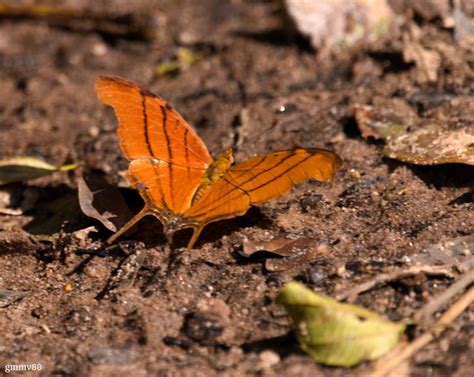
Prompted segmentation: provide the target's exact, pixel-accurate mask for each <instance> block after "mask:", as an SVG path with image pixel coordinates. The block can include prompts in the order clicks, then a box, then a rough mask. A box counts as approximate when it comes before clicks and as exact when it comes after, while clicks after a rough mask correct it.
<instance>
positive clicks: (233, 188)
mask: <svg viewBox="0 0 474 377" xmlns="http://www.w3.org/2000/svg"><path fill="white" fill-rule="evenodd" d="M294 155H295V154H294V153H291V154H290V155H288V156H285V157H284V158H282V159H281V160H280V161H278V162H277V163H276V164H275V165H273V166H272V167H271V168H268V169H266V170H262V171H261V172H259V173H257V174H255V175H254V174H253V173H251V170H250V169H248V170H243V172H244V173H243V174H241V175H240V177H241V176H243V175H244V174H247V173H249V172H250V173H251V174H252V177H251V178H250V179H247V180H246V181H245V182H243V183H241V184H240V185H238V184H235V183H232V182H230V181H228V180H227V179H225V180H226V182H227V183H229V184H231V185H232V189H230V190H229V191H227V192H226V193H224V194H222V195H221V196H220V197H219V198H218V199H216V200H215V202H217V201H218V200H220V199H222V198H223V197H225V196H227V195H229V194H231V193H232V192H233V191H235V190H241V191H242V192H243V193H245V194H247V193H248V192H251V191H253V190H245V189H244V188H242V186H243V185H245V184H247V183H249V182H251V181H252V180H254V179H257V178H258V176H259V175H261V174H264V173H268V172H269V171H271V170H273V169H276V168H277V167H278V166H279V165H281V164H282V163H283V162H284V161H286V160H287V159H289V158H290V157H292V156H294ZM266 157H267V156H264V157H263V158H262V160H261V161H259V162H258V163H257V164H255V165H254V166H253V167H252V168H251V169H254V168H255V167H257V166H258V165H260V164H261V163H262V162H263V160H264V159H265V158H266ZM308 158H309V157H308ZM297 165H298V164H296V165H295V166H297ZM290 169H292V168H290ZM270 181H271V180H270ZM265 185H266V183H265V184H263V185H260V186H259V187H261V186H265ZM219 207H220V205H216V206H213V207H211V208H208V209H206V211H205V212H200V213H198V214H196V215H195V216H196V217H197V216H201V215H203V214H204V213H206V212H209V211H213V210H214V209H216V208H219Z"/></svg>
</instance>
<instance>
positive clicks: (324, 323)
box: [277, 282, 405, 367]
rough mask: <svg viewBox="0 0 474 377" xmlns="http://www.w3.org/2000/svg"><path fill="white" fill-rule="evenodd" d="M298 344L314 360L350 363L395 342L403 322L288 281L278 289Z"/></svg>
mask: <svg viewBox="0 0 474 377" xmlns="http://www.w3.org/2000/svg"><path fill="white" fill-rule="evenodd" d="M277 302H278V303H280V304H282V305H284V306H285V308H286V310H287V311H288V313H289V315H290V318H291V320H292V322H293V324H294V327H295V332H296V336H297V338H298V342H299V345H300V347H301V349H302V350H303V351H305V352H306V353H308V354H309V355H310V356H311V357H312V358H313V359H314V360H315V361H316V362H318V363H322V364H327V365H333V366H341V367H351V366H354V365H356V364H359V363H361V362H362V361H364V360H373V359H376V358H378V357H380V356H382V355H384V354H385V353H387V352H388V351H390V350H391V349H392V348H393V347H395V345H396V344H397V343H398V341H399V339H400V336H401V335H402V334H403V332H404V330H405V326H404V325H403V324H400V323H395V322H391V321H388V320H386V319H384V318H382V317H380V316H379V315H377V314H376V313H374V312H371V311H370V310H367V309H364V308H361V307H359V306H355V305H349V304H343V303H340V302H338V301H336V300H334V299H332V298H329V297H325V296H321V295H319V294H316V293H315V292H313V291H312V290H310V289H308V288H306V287H305V286H304V285H302V284H299V283H295V282H290V283H288V284H287V285H286V286H285V287H284V288H283V289H282V290H281V291H280V293H279V295H278V297H277Z"/></svg>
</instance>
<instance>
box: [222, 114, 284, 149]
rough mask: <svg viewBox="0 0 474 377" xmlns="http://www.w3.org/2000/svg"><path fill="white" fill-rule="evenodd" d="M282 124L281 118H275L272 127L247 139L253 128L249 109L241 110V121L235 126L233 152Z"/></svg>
mask: <svg viewBox="0 0 474 377" xmlns="http://www.w3.org/2000/svg"><path fill="white" fill-rule="evenodd" d="M281 124H282V121H281V120H275V121H273V122H272V125H271V126H270V127H267V128H265V129H264V130H262V131H260V132H259V133H257V134H256V135H254V136H252V137H251V138H248V139H247V132H248V130H250V129H252V127H251V120H250V116H249V111H248V109H247V108H244V109H242V110H241V112H240V115H239V122H238V125H237V126H234V138H233V143H232V146H231V148H232V152H237V150H238V149H239V148H241V147H242V146H245V145H247V144H250V143H252V142H254V141H255V140H256V139H259V138H260V137H261V136H262V135H263V134H265V133H266V132H268V131H271V130H273V129H274V128H276V127H278V126H280V125H281Z"/></svg>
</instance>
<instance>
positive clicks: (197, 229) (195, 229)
mask: <svg viewBox="0 0 474 377" xmlns="http://www.w3.org/2000/svg"><path fill="white" fill-rule="evenodd" d="M203 228H204V225H201V226H197V227H193V235H192V237H191V239H190V240H189V242H188V249H192V248H193V246H194V244H195V243H196V241H197V239H198V238H199V235H200V234H201V232H202V229H203Z"/></svg>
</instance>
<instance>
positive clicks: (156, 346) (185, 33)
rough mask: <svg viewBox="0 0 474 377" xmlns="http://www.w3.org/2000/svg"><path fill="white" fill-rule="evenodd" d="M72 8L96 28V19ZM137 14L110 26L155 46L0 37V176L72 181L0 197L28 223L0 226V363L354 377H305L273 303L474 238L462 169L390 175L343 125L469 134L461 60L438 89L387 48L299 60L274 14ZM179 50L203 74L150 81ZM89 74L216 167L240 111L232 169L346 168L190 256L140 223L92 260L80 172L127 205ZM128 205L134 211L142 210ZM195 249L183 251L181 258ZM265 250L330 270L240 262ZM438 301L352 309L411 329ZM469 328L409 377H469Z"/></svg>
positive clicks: (143, 8) (133, 371)
mask: <svg viewBox="0 0 474 377" xmlns="http://www.w3.org/2000/svg"><path fill="white" fill-rule="evenodd" d="M64 3H68V2H64ZM69 3H71V2H69ZM90 3H93V2H90ZM117 3H123V2H119V1H117ZM75 4H76V5H78V6H80V5H82V6H83V7H84V8H82V9H88V10H90V11H96V12H100V11H101V9H94V8H93V6H92V5H88V4H89V2H85V1H77V2H75ZM133 4H134V8H133V9H132V10H130V9H126V8H124V9H121V8H120V6H117V9H116V10H115V9H114V11H116V12H118V13H119V14H133V15H134V16H135V18H133V19H134V20H138V21H136V22H139V21H140V20H142V21H143V20H148V18H147V17H146V15H147V14H150V12H152V14H153V15H154V16H155V19H156V22H157V24H156V25H154V26H153V27H156V28H157V29H158V37H157V38H156V39H155V40H153V41H149V40H146V39H144V38H143V36H142V34H141V33H131V32H130V33H128V34H127V30H125V33H124V35H120V33H117V32H115V31H113V30H112V31H110V29H107V28H106V27H103V23H104V22H105V21H103V20H102V21H101V20H100V19H99V20H98V21H96V22H95V23H94V22H87V21H84V20H81V19H79V20H76V21H75V22H64V21H61V19H59V20H57V19H53V20H49V21H46V20H41V19H39V20H38V19H32V18H31V17H15V18H3V19H1V20H0V87H1V88H2V89H1V92H0V108H1V109H2V111H1V115H0V119H1V121H0V127H1V133H0V146H1V147H0V158H4V157H11V156H16V155H24V154H30V155H31V154H32V155H39V156H42V157H44V158H45V159H46V160H47V161H48V162H50V163H53V164H65V163H71V162H74V161H82V162H83V165H82V167H81V169H77V170H75V171H72V172H69V173H66V172H59V173H55V174H53V175H51V176H49V177H46V178H41V179H37V180H35V181H31V182H28V183H23V184H10V185H7V186H3V187H1V188H0V195H1V197H0V200H2V201H3V202H5V203H6V204H5V203H4V204H3V205H4V207H5V206H6V207H8V208H10V209H21V210H22V214H21V215H17V216H13V215H6V214H1V215H0V289H2V290H7V291H2V295H3V296H2V299H3V301H1V300H0V303H1V302H6V304H5V305H1V307H0V334H2V335H1V338H0V364H1V365H4V364H21V363H23V364H32V363H41V364H42V366H43V369H42V372H41V373H42V375H51V374H57V375H91V376H108V375H114V376H122V375H123V376H125V375H127V376H129V375H132V376H142V375H163V376H175V375H187V376H199V375H201V376H212V375H217V374H223V375H232V376H238V375H265V376H272V375H281V376H319V375H321V376H329V375H331V376H342V375H348V374H351V373H361V374H364V373H366V372H368V371H369V370H370V364H368V363H364V364H362V365H361V366H359V367H357V368H356V369H354V370H353V371H351V372H348V371H347V370H344V369H339V368H327V367H323V366H319V365H316V364H315V363H314V362H313V361H312V360H311V359H310V358H309V357H308V356H307V355H305V354H304V353H302V352H301V351H299V350H298V347H297V344H296V341H295V340H294V337H293V335H292V334H291V332H290V327H289V323H288V320H287V317H286V315H285V312H284V309H283V308H282V307H280V306H279V305H276V304H275V303H274V298H275V296H276V294H277V293H278V291H279V289H280V288H281V287H282V285H283V284H284V283H285V282H287V281H289V280H291V279H296V280H298V281H302V282H304V283H305V284H307V285H308V286H310V287H312V288H314V289H316V290H317V291H319V292H322V293H325V294H328V295H334V294H335V292H341V291H344V290H345V289H349V288H350V287H353V286H354V285H356V284H357V283H359V282H362V281H365V280H367V279H370V278H372V277H373V276H375V275H376V274H377V273H379V272H381V271H384V270H385V269H386V268H388V267H397V266H398V267H403V266H406V265H407V261H408V260H409V259H410V258H411V256H413V255H414V254H418V253H420V252H422V251H423V250H424V249H425V248H426V247H427V246H429V245H431V244H436V243H440V242H444V241H447V240H450V239H454V238H457V237H461V236H468V235H472V234H473V229H474V216H473V212H472V211H473V191H472V187H473V184H474V174H473V169H472V167H470V166H463V165H444V166H413V165H409V164H404V163H400V162H397V161H395V160H390V159H384V158H382V157H381V154H380V149H381V145H380V144H379V143H376V142H373V141H365V140H363V139H362V138H361V137H360V134H359V132H358V130H357V128H356V123H355V120H354V116H353V106H354V104H356V103H359V104H377V103H381V102H382V101H386V103H387V106H390V99H393V98H396V99H398V100H401V101H404V102H405V103H406V104H407V105H408V106H410V107H411V108H412V109H413V110H414V111H416V112H418V115H420V116H433V117H440V116H443V117H445V118H451V117H458V118H462V117H465V118H466V119H467V118H468V117H469V116H470V119H471V122H472V114H463V109H460V108H459V107H456V102H455V101H454V100H455V99H456V97H457V96H466V95H467V94H469V88H471V89H472V83H473V81H472V80H473V74H472V66H473V61H472V56H471V61H470V62H469V61H468V62H465V59H466V57H465V56H463V55H462V51H460V49H456V50H455V54H458V55H453V56H449V59H448V57H446V59H444V60H443V63H442V64H443V65H442V69H440V70H439V78H438V81H437V82H436V83H435V84H427V83H419V82H420V80H419V77H418V72H417V70H416V67H415V66H414V65H413V64H406V63H403V60H402V56H401V52H400V49H397V48H396V42H393V43H391V44H387V46H385V47H382V50H378V51H376V52H375V51H368V52H360V53H357V54H356V55H355V56H352V57H351V58H344V57H343V56H332V57H330V56H326V57H319V60H317V59H316V57H315V53H314V52H313V51H312V50H311V49H310V48H309V46H308V44H307V42H306V41H304V40H302V39H300V38H299V37H295V36H294V35H291V34H287V33H286V29H285V28H282V27H281V26H280V25H281V22H280V18H279V17H280V15H281V12H280V7H279V5H278V4H279V2H272V1H214V0H206V1H199V2H198V1H196V2H183V4H178V2H175V1H171V0H170V1H160V2H158V4H155V3H153V6H151V5H150V4H152V2H145V1H137V2H133ZM135 7H136V8H135ZM146 25H147V24H146ZM145 27H151V26H145ZM420 27H421V30H422V33H425V34H426V38H429V39H430V41H431V42H432V44H435V42H436V43H439V44H442V43H452V42H450V40H451V39H452V32H451V31H450V30H447V29H445V28H443V27H441V26H440V24H439V23H437V22H436V20H435V21H433V22H421V25H420ZM104 29H105V30H104ZM179 45H186V46H188V47H189V48H191V49H192V50H193V51H195V52H198V53H199V54H201V56H202V58H201V60H199V61H198V62H197V63H195V64H193V65H191V66H190V67H187V68H184V69H181V70H179V71H178V72H175V73H173V74H171V75H167V76H164V77H159V78H157V76H156V74H155V70H156V67H157V65H158V64H160V62H163V61H164V60H166V59H167V58H168V57H173V56H174V54H175V52H176V48H177V47H178V46H179ZM394 46H395V47H394ZM383 48H385V50H384V49H383ZM380 51H382V52H380ZM459 62H461V63H459ZM99 74H111V75H117V76H122V77H125V78H128V79H130V80H133V81H136V82H139V83H141V84H143V85H144V86H146V87H147V88H149V89H150V90H152V91H153V92H155V93H157V94H159V95H160V96H161V97H163V98H165V99H167V100H168V101H169V102H170V103H172V104H173V105H174V107H175V108H177V109H178V110H179V112H180V113H181V114H182V115H183V116H184V117H185V119H187V120H188V121H189V122H190V123H191V124H192V125H194V126H195V128H196V129H197V131H198V133H199V134H200V135H201V137H202V138H203V140H204V141H205V142H206V144H207V145H208V146H209V148H210V150H211V152H212V153H213V154H214V155H215V154H216V153H219V152H220V151H222V150H223V149H224V148H226V147H228V146H229V145H232V143H233V142H234V141H235V140H236V138H237V133H238V132H240V131H239V130H240V129H241V125H242V119H245V117H242V110H243V109H244V108H245V109H246V110H247V111H248V119H249V121H248V122H246V121H245V122H244V123H247V124H246V126H245V127H246V128H245V130H244V131H245V132H246V137H245V142H244V144H243V145H242V146H240V147H238V152H237V154H236V157H237V160H242V159H245V158H247V157H249V156H252V155H254V154H262V153H265V152H268V151H274V150H279V149H287V148H292V147H295V146H304V147H306V146H307V147H323V148H328V149H332V150H335V151H336V152H337V153H338V154H340V156H341V157H342V158H343V159H344V167H343V168H342V169H341V171H340V172H339V173H338V175H337V177H336V178H335V179H334V180H333V182H332V183H330V184H322V183H317V182H307V183H306V184H303V185H301V186H299V187H297V188H295V189H293V190H292V192H291V193H289V194H288V195H285V196H283V197H281V198H279V199H278V200H275V201H272V202H268V203H266V204H263V205H261V206H259V207H258V208H254V209H252V210H250V211H249V212H248V213H247V214H246V215H245V216H243V217H241V218H237V219H234V220H230V221H223V222H219V223H215V224H212V225H209V226H208V227H207V228H206V230H205V231H204V233H203V235H202V237H201V238H200V240H199V242H198V244H197V245H196V249H195V250H192V251H189V250H186V249H185V248H176V247H175V248H174V249H171V248H170V247H169V246H168V245H167V244H166V243H165V239H164V237H163V236H162V233H161V226H160V224H159V223H158V221H156V220H155V219H153V218H147V219H145V220H143V221H142V222H140V223H139V225H138V227H137V229H136V231H135V232H134V233H131V234H129V235H128V237H126V238H122V240H123V241H125V240H128V241H129V242H125V243H124V242H122V243H121V247H117V248H115V249H108V250H106V251H104V249H103V246H104V240H105V239H106V238H107V237H108V236H109V235H110V232H109V231H107V230H106V229H105V228H104V227H103V226H102V225H101V224H100V223H99V222H96V221H94V220H92V219H89V218H87V217H85V216H84V215H82V214H81V212H80V209H79V206H78V203H77V178H78V177H79V176H80V175H81V174H82V172H84V171H88V172H90V171H94V172H95V174H102V175H104V176H105V177H106V178H107V179H108V180H109V182H111V183H113V184H118V185H120V186H121V187H124V186H125V180H124V179H123V178H122V176H121V175H120V174H119V173H120V172H122V171H124V170H125V169H126V167H127V162H126V161H125V160H124V158H123V157H122V155H121V153H120V151H119V149H118V146H117V137H116V134H115V130H116V121H115V118H114V116H113V114H112V111H111V110H110V109H108V108H106V107H105V106H104V105H102V104H101V103H99V101H98V99H97V97H96V95H95V92H94V89H93V85H94V81H95V79H96V77H97V76H98V75H99ZM440 94H446V95H445V96H444V97H443V96H441V95H440ZM471 99H472V97H471ZM283 107H284V109H285V111H282V110H283ZM275 123H277V126H276V127H274V128H272V129H271V130H269V131H266V132H263V131H264V130H265V129H267V128H268V127H269V126H271V125H272V124H275ZM121 190H122V192H123V194H124V195H125V198H126V200H127V202H128V204H129V205H130V207H131V208H133V210H134V211H137V210H138V208H139V207H140V199H139V198H138V195H137V194H136V193H135V192H134V191H132V190H129V189H126V188H122V189H121ZM111 210H113V209H111ZM90 226H94V227H95V228H94V229H92V231H90V232H88V231H81V229H84V228H87V227H90ZM45 233H46V234H49V235H50V236H44V234H45ZM34 234H43V235H42V236H35V235H34ZM188 236H189V233H187V232H181V233H179V234H178V235H177V237H176V244H177V245H178V246H180V245H183V244H185V242H186V240H187V239H188ZM272 237H275V238H283V237H286V238H289V239H299V238H302V237H307V238H308V239H310V240H312V241H311V242H313V243H314V242H316V244H317V245H326V247H327V248H329V254H328V255H327V256H326V257H324V258H322V259H318V260H316V261H308V262H306V263H305V264H303V265H300V266H297V268H291V269H289V270H287V271H283V272H269V271H267V269H265V266H264V264H265V259H267V258H268V257H269V256H268V255H266V254H260V255H254V256H251V257H244V256H242V255H241V253H239V251H241V250H242V247H243V246H242V245H243V244H244V243H245V242H246V241H247V240H253V241H256V240H257V241H259V240H267V239H270V238H272ZM175 246H176V245H175ZM450 284H451V280H449V279H447V278H443V277H431V276H430V277H427V276H424V275H423V276H418V277H417V278H416V279H411V280H410V279H405V280H402V281H400V282H397V283H393V284H390V285H388V286H384V287H381V288H380V289H376V290H373V291H370V292H368V293H366V294H363V295H361V296H360V297H359V299H358V300H357V302H356V303H357V304H360V305H363V306H365V307H367V308H370V309H373V310H375V311H377V312H378V313H380V314H383V315H385V316H387V317H388V318H390V319H394V320H400V319H407V318H410V316H411V315H412V314H413V313H414V312H415V311H416V310H417V309H419V308H420V307H421V306H422V305H424V304H425V303H426V302H428V301H429V300H430V299H431V298H432V297H433V296H436V295H437V294H439V293H440V292H442V291H443V290H444V289H446V287H447V286H449V285H450ZM473 315H474V312H473V311H472V308H471V309H470V311H467V312H465V313H464V314H463V315H462V316H461V317H460V318H459V319H458V320H456V322H455V323H454V324H453V326H452V327H451V328H450V329H449V330H448V331H447V332H446V333H445V335H444V336H443V337H442V338H441V339H440V340H438V341H436V342H433V343H432V344H430V345H428V346H427V347H425V348H424V349H423V350H422V351H420V352H419V353H417V354H416V356H415V357H414V359H413V360H412V363H411V367H410V368H411V369H410V375H423V376H427V375H430V376H448V375H450V376H452V375H458V376H461V375H462V376H466V375H468V370H469V368H470V367H472V360H473V359H474V351H473V348H474V345H473V343H472V339H473V337H474V326H473V324H472V318H473ZM411 335H413V334H411ZM415 335H416V334H415Z"/></svg>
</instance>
